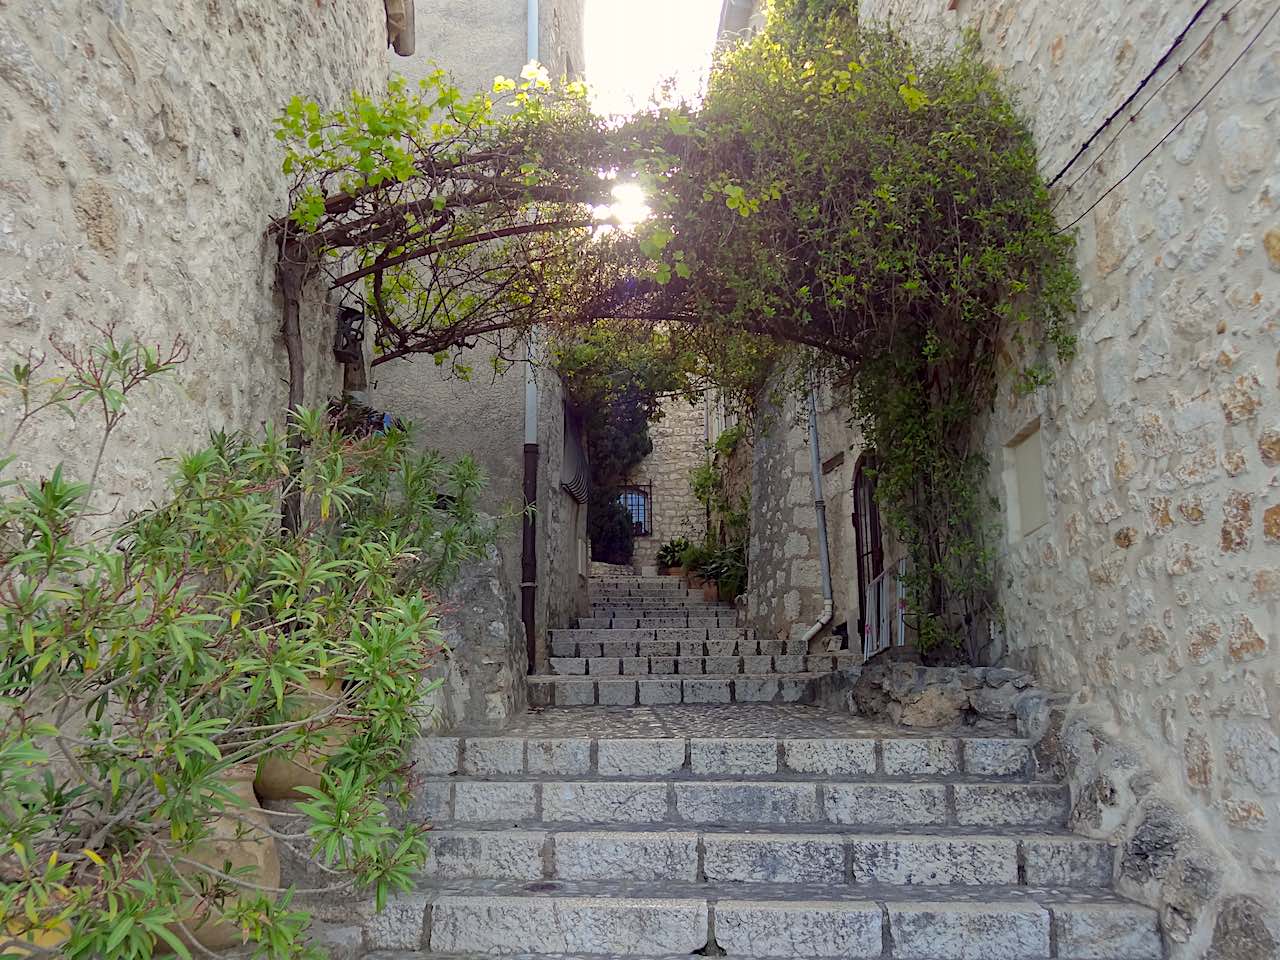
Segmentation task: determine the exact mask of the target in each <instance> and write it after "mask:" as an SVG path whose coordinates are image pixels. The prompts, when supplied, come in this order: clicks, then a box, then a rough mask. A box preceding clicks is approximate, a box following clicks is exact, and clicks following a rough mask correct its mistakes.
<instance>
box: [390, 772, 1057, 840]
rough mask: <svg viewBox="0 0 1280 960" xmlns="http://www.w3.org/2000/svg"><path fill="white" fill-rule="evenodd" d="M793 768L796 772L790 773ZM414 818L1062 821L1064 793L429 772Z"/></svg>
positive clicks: (969, 784) (970, 786) (849, 823)
mask: <svg viewBox="0 0 1280 960" xmlns="http://www.w3.org/2000/svg"><path fill="white" fill-rule="evenodd" d="M795 776H801V775H795ZM414 800H415V803H414V807H413V809H412V811H411V813H412V816H413V818H414V819H417V820H428V821H430V822H432V823H433V824H434V825H436V826H442V825H445V824H452V825H455V826H456V825H460V824H465V825H470V824H476V823H488V824H506V825H508V826H509V825H511V824H516V823H518V824H521V825H522V826H523V827H524V828H526V829H549V828H552V827H554V826H556V825H562V824H566V823H573V824H580V825H594V826H600V825H610V824H613V825H619V824H624V825H629V826H640V825H667V826H673V827H678V826H680V825H688V824H699V825H702V824H707V825H712V826H717V825H724V824H739V825H751V826H773V825H789V826H801V827H808V828H823V829H831V828H832V827H837V828H845V827H856V828H887V827H896V828H899V829H900V828H901V827H903V826H908V825H910V826H922V827H942V826H955V827H984V828H985V827H999V826H1020V827H1041V828H1046V829H1047V828H1053V827H1061V826H1063V825H1065V823H1066V818H1067V812H1068V810H1069V807H1070V802H1069V801H1070V798H1069V796H1068V792H1067V788H1066V787H1064V786H1061V785H1059V784H1053V783H1010V782H1008V781H1000V780H994V779H989V778H973V777H969V778H961V777H957V776H949V777H948V778H947V782H945V783H943V782H936V781H929V782H910V783H903V782H894V781H888V780H864V781H857V780H841V781H822V782H815V781H813V780H766V781H747V780H727V781H716V780H675V779H668V780H649V781H639V782H637V781H618V780H553V779H550V778H538V779H518V780H516V779H511V780H488V779H486V780H478V779H474V778H461V777H460V778H439V777H432V778H429V779H424V780H422V781H421V782H420V783H419V784H417V785H415V793H414Z"/></svg>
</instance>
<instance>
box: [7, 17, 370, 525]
mask: <svg viewBox="0 0 1280 960" xmlns="http://www.w3.org/2000/svg"><path fill="white" fill-rule="evenodd" d="M385 16H386V15H385V12H384V8H383V2H382V0H343V2H340V3H325V4H320V5H317V4H306V3H270V4H264V3H258V2H255V0H232V2H227V3H204V2H197V0H167V2H164V3H125V2H124V0H113V2H105V3H103V2H90V0H64V2H60V3H47V2H39V0H11V2H7V3H5V4H4V5H3V6H0V331H2V333H3V336H2V337H0V340H3V342H4V346H5V348H6V350H5V353H6V356H5V358H4V364H5V366H6V367H8V366H9V365H10V364H11V363H12V362H13V359H14V355H20V354H25V353H27V352H28V351H34V352H35V353H37V354H40V353H44V354H48V355H49V358H50V359H49V361H48V364H47V365H46V367H45V371H44V372H45V373H47V374H48V375H50V376H52V375H54V374H55V373H56V372H58V368H59V364H58V362H57V357H56V356H55V355H54V354H53V353H52V351H51V349H50V342H49V338H50V337H54V338H56V340H57V341H58V342H59V343H61V344H64V345H67V346H72V347H79V348H84V347H87V346H90V345H92V344H94V343H97V342H100V340H101V334H100V333H99V332H98V330H97V329H95V328H102V327H104V326H107V325H115V326H116V330H117V333H118V334H119V335H120V336H122V337H123V336H129V337H133V338H135V339H137V340H140V341H143V342H145V343H149V344H152V345H157V344H158V345H161V347H162V349H163V348H164V347H166V346H168V345H169V344H171V343H172V342H173V341H174V340H175V338H179V337H180V338H181V339H182V340H183V341H184V342H185V343H186V344H187V345H188V350H189V359H188V361H187V362H186V363H184V364H183V365H182V366H181V368H180V369H179V371H178V373H177V375H176V376H175V377H173V378H171V379H170V381H169V382H168V383H167V384H165V385H161V386H151V387H149V388H146V389H144V390H140V391H138V392H136V393H135V394H133V395H131V398H130V401H131V402H130V407H129V411H128V415H127V416H126V417H125V419H124V421H123V422H122V423H121V426H120V427H119V429H118V430H117V431H116V432H115V433H114V434H113V437H112V439H111V442H110V444H109V445H108V446H107V448H106V450H105V451H104V456H103V460H102V467H101V469H100V471H99V476H98V483H97V487H96V497H95V504H94V505H95V507H96V508H98V509H100V510H117V511H125V510H128V509H130V508H136V507H139V506H141V505H143V504H145V503H146V502H148V501H149V500H150V499H152V498H153V497H154V496H156V495H158V494H159V493H160V486H159V484H160V481H161V479H162V478H163V477H164V476H165V475H166V474H167V472H168V468H167V467H165V466H163V465H159V464H158V463H157V461H158V460H159V459H160V458H161V457H165V456H171V455H174V454H178V453H181V452H183V451H186V450H190V449H191V448H193V447H195V446H198V445H200V444H202V443H203V442H204V441H205V440H206V438H207V436H208V434H209V432H210V431H213V430H220V429H227V430H242V429H243V430H250V431H257V430H260V429H261V428H262V425H263V424H265V423H273V424H276V425H277V426H278V425H280V424H281V423H282V421H283V415H284V411H285V406H286V398H287V384H286V383H285V375H286V369H287V364H286V360H285V350H284V343H283V340H282V338H281V335H280V319H281V303H280V300H279V297H278V295H277V292H276V289H275V274H274V264H275V256H274V250H273V249H272V245H271V243H270V241H269V239H268V237H267V235H266V227H267V224H268V221H269V218H271V217H273V216H276V215H280V214H283V213H285V212H286V209H285V204H286V200H287V193H286V191H287V184H286V181H285V178H284V176H283V175H282V174H281V172H280V151H279V144H278V142H277V141H276V140H275V139H274V137H273V135H272V121H273V119H274V118H275V117H276V116H277V115H278V114H279V112H280V110H281V108H282V107H283V106H284V104H285V103H286V102H287V101H288V100H289V98H290V97H292V96H293V95H294V94H298V95H300V96H302V97H304V98H311V99H314V100H316V101H317V102H319V103H320V104H322V105H326V106H329V105H336V104H337V103H339V102H341V101H342V100H343V99H345V98H346V97H347V96H348V95H349V93H350V91H351V90H353V89H357V90H362V91H365V92H374V91H376V90H378V89H379V88H381V87H383V86H384V85H385V82H386V76H387V62H386V56H385V54H384V53H383V51H384V50H385V48H386V45H387V31H386V19H385ZM317 64H322V65H323V69H317V68H316V66H317ZM302 324H303V335H304V336H303V338H304V342H305V344H306V358H305V359H306V384H305V388H306V389H305V401H306V403H307V404H309V405H313V406H314V405H318V404H322V403H324V402H325V400H327V399H328V397H330V396H331V395H333V394H335V393H337V392H340V391H341V388H342V375H341V368H340V367H339V365H338V364H336V363H335V362H334V360H333V357H332V353H331V346H332V342H333V335H334V311H333V308H332V306H331V304H330V303H329V293H328V291H327V290H326V289H324V288H323V287H322V286H319V285H316V286H313V287H312V288H310V289H309V290H308V291H307V296H306V298H305V301H304V303H303V309H302ZM0 416H2V417H3V419H5V420H6V421H7V422H9V423H12V422H13V420H14V417H15V408H14V407H13V398H11V397H7V396H6V397H0ZM99 436H100V424H98V423H97V422H96V421H95V420H94V418H93V417H91V416H88V415H86V416H83V417H79V418H77V419H75V420H72V419H70V418H66V417H56V416H50V417H46V418H45V419H44V420H42V421H41V423H40V424H39V425H38V433H32V434H28V435H27V437H26V439H25V442H23V443H20V444H19V445H18V447H17V449H16V450H15V453H16V454H17V455H18V460H17V461H16V463H15V464H14V466H13V470H14V471H15V472H16V473H18V474H21V475H23V476H27V477H37V476H41V475H43V474H45V473H47V472H48V470H49V469H50V468H51V467H52V466H53V465H54V464H55V463H58V462H63V463H65V464H66V468H67V471H68V473H69V474H70V475H72V476H74V477H77V478H80V479H87V477H86V476H85V475H86V474H87V473H88V472H89V471H90V469H91V465H92V462H93V459H94V455H95V452H96V449H97V443H98V438H99Z"/></svg>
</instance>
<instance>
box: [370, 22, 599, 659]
mask: <svg viewBox="0 0 1280 960" xmlns="http://www.w3.org/2000/svg"><path fill="white" fill-rule="evenodd" d="M527 11H528V5H527V3H526V2H525V0H480V2H476V0H416V5H415V9H414V13H415V19H416V23H417V49H416V51H415V53H414V55H413V56H411V57H408V58H399V57H390V59H391V63H390V66H391V69H392V70H393V71H395V72H398V73H401V74H403V75H405V76H406V77H408V78H410V79H417V78H420V77H422V76H425V75H426V74H427V73H429V72H430V71H431V70H433V69H435V67H436V66H440V67H443V68H444V69H445V70H447V71H449V73H450V74H451V75H452V76H453V77H454V79H455V81H456V82H457V83H458V85H459V86H460V87H461V88H462V90H463V92H464V93H473V92H475V91H478V90H487V89H489V88H490V86H491V85H492V83H493V79H494V77H496V76H498V75H503V76H507V77H516V76H519V74H520V70H521V68H522V67H523V66H524V65H525V63H526V62H527V60H528V51H527V46H526V42H527V41H526V22H527V21H526V17H527ZM539 21H540V34H541V36H540V50H539V55H540V58H541V59H542V61H543V63H544V64H545V65H546V66H547V69H548V70H550V71H551V73H552V74H553V75H554V76H559V75H561V74H564V73H566V72H573V71H576V70H580V69H581V67H582V63H583V57H582V0H554V2H548V0H543V2H542V3H540V5H539ZM389 56H390V55H389ZM497 353H498V351H497V350H496V348H494V347H492V346H490V345H488V344H481V345H479V346H476V347H475V348H473V349H471V350H467V351H465V352H464V354H463V360H462V362H463V363H465V364H466V365H468V366H470V367H471V368H472V370H473V371H474V373H473V377H472V379H470V380H462V379H459V378H458V377H456V376H454V375H452V373H451V372H450V371H449V369H448V365H446V366H444V367H437V366H436V365H435V364H434V363H433V362H432V360H431V358H430V357H424V358H418V359H416V360H394V361H391V362H390V363H386V364H380V365H379V366H376V367H374V368H373V370H372V371H371V375H370V381H371V386H372V388H373V389H372V403H373V405H374V406H376V407H379V408H380V409H385V410H388V411H390V412H392V413H394V414H396V415H397V416H400V417H402V418H404V419H406V420H409V421H411V422H412V423H413V424H414V425H415V427H416V429H417V434H418V442H419V443H421V444H422V445H423V446H426V447H431V448H434V449H436V450H439V451H440V452H442V453H443V454H445V455H446V456H449V457H457V456H461V455H462V454H464V453H466V454H470V455H471V456H473V457H474V458H475V459H476V461H477V462H478V463H479V464H480V466H481V467H483V468H484V471H485V474H486V475H487V477H488V478H489V484H488V488H487V489H486V491H485V494H484V497H483V498H482V507H483V508H484V509H485V510H487V511H489V512H491V513H494V514H498V515H508V516H510V517H511V519H510V520H509V521H508V522H507V523H506V524H505V525H504V527H503V531H502V533H501V535H500V537H499V544H500V547H501V555H502V559H503V565H504V574H503V575H504V577H505V578H506V579H507V581H508V582H509V583H511V584H514V585H517V586H518V585H519V583H520V580H521V576H520V557H521V542H522V536H521V525H520V522H519V511H520V508H521V505H522V503H523V478H524V416H525V368H524V365H523V364H522V363H517V364H515V365H514V366H511V367H509V368H508V369H507V370H506V372H505V373H503V374H501V375H497V376H495V374H494V367H493V361H494V359H495V358H496V357H497ZM508 356H516V357H523V356H524V347H523V344H515V345H513V347H512V348H511V350H510V352H509V354H508ZM536 376H537V379H538V383H539V392H538V443H539V457H540V459H539V467H538V492H539V515H538V544H539V546H538V552H539V557H538V566H539V589H538V592H537V600H536V602H535V608H536V614H535V621H536V623H537V627H536V628H535V633H536V634H537V636H538V638H539V639H538V643H539V644H541V645H542V646H545V643H544V642H543V641H544V639H545V637H544V635H545V631H546V629H548V628H549V627H562V626H568V625H569V621H570V619H572V617H573V616H576V614H577V609H578V607H579V606H580V605H582V604H584V603H585V597H586V578H585V577H583V576H579V573H578V569H577V566H578V558H577V553H578V549H579V547H578V539H579V538H580V537H584V536H585V530H586V516H585V511H582V510H577V509H576V508H577V504H575V503H574V502H573V500H572V499H571V498H570V497H569V495H568V494H567V493H565V492H564V490H562V489H561V487H560V481H559V469H560V462H561V450H562V444H563V431H564V413H563V395H562V394H563V391H562V388H561V384H560V382H559V378H558V377H557V376H556V375H555V374H554V373H553V372H551V371H549V370H546V369H538V370H537V373H536ZM540 649H541V647H540Z"/></svg>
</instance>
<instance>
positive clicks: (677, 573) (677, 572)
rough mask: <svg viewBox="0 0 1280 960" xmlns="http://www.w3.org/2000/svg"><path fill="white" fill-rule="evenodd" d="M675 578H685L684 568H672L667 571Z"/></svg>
mask: <svg viewBox="0 0 1280 960" xmlns="http://www.w3.org/2000/svg"><path fill="white" fill-rule="evenodd" d="M667 573H669V574H670V575H671V576H673V577H683V576H684V575H685V573H686V571H685V569H684V567H672V568H671V569H670V570H668V571H667Z"/></svg>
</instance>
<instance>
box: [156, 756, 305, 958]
mask: <svg viewBox="0 0 1280 960" xmlns="http://www.w3.org/2000/svg"><path fill="white" fill-rule="evenodd" d="M254 774H255V769H254V765H253V764H250V763H244V764H240V765H238V766H235V767H230V768H228V769H227V772H226V774H225V775H224V776H225V782H226V785H227V787H228V788H229V789H230V790H231V792H232V793H233V794H235V796H236V799H237V800H239V801H240V803H241V804H242V806H239V807H237V808H236V809H235V810H234V814H235V817H229V816H227V817H219V818H218V819H217V820H214V821H213V822H212V823H211V824H210V825H209V836H208V837H207V838H206V839H204V840H202V841H201V842H200V843H198V844H196V845H195V846H194V847H193V848H191V850H189V851H187V852H186V853H184V854H183V856H184V857H185V858H186V859H188V860H196V861H198V862H200V863H203V864H206V865H207V866H209V867H211V868H213V869H214V870H217V871H219V872H223V867H224V865H225V864H227V863H230V864H231V866H232V868H233V869H234V868H240V867H250V868H252V869H251V870H250V871H249V872H247V873H246V874H244V875H243V879H245V880H247V881H248V882H250V883H253V884H257V885H258V886H263V887H278V886H280V855H279V853H278V851H277V850H276V842H275V840H274V839H273V838H272V837H271V836H269V835H268V834H267V833H266V832H261V833H259V832H258V831H257V830H255V829H253V825H255V824H256V825H258V826H261V827H264V828H265V827H267V826H268V820H267V815H266V813H265V812H264V811H263V809H262V807H260V806H259V805H258V798H257V796H256V795H255V794H254V792H253V779H254ZM179 869H180V871H181V872H182V873H183V874H185V875H186V876H188V877H190V876H193V875H195V874H197V873H199V870H198V869H197V868H196V867H190V866H186V865H185V864H184V865H182V866H180V867H179ZM237 876H240V875H239V874H237ZM246 894H247V895H249V896H257V895H258V894H257V893H256V892H251V891H246ZM225 906H228V907H229V906H231V903H230V902H227V903H226V904H225ZM188 909H189V910H190V913H189V915H188V916H187V917H186V918H185V919H184V923H183V925H182V926H178V925H176V924H175V925H174V926H173V927H171V928H170V929H172V930H173V932H174V933H175V934H176V935H177V937H178V939H179V940H181V941H183V943H186V944H187V945H190V944H191V942H192V941H195V942H196V943H199V944H200V945H201V946H203V947H205V948H206V949H209V950H226V949H228V948H230V947H236V946H240V945H241V944H242V942H243V941H242V939H241V936H240V928H239V927H237V926H236V925H235V924H233V923H228V922H226V921H224V920H223V919H222V910H220V909H219V908H218V907H217V906H215V905H214V904H211V903H203V904H202V903H200V902H199V901H198V900H196V899H195V898H192V899H191V900H190V901H188ZM166 949H167V948H166Z"/></svg>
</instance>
